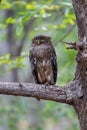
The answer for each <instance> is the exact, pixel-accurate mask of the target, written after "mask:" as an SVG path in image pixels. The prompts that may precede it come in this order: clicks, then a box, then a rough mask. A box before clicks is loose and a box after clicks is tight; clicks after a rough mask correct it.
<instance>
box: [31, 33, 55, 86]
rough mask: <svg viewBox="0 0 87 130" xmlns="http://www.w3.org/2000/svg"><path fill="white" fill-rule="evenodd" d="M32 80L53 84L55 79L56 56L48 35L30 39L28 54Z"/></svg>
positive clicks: (38, 82)
mask: <svg viewBox="0 0 87 130" xmlns="http://www.w3.org/2000/svg"><path fill="white" fill-rule="evenodd" d="M29 59H30V63H31V70H32V74H33V78H34V81H35V82H36V83H37V84H45V85H54V84H55V83H56V80H57V57H56V53H55V49H54V48H53V46H52V42H51V38H50V37H49V36H44V35H40V36H36V37H34V38H33V39H32V45H31V49H30V55H29Z"/></svg>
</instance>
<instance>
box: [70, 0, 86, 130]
mask: <svg viewBox="0 0 87 130" xmlns="http://www.w3.org/2000/svg"><path fill="white" fill-rule="evenodd" d="M72 2H73V7H74V10H75V14H76V21H77V26H78V38H79V42H78V43H77V45H76V46H77V47H76V48H77V50H78V54H77V57H76V60H77V69H76V74H75V79H74V80H77V81H78V84H79V85H80V86H82V90H81V91H82V92H83V96H82V97H81V98H78V99H77V100H75V102H74V108H75V110H76V113H77V115H78V119H79V122H80V129H81V130H87V0H72ZM78 87H79V86H78Z"/></svg>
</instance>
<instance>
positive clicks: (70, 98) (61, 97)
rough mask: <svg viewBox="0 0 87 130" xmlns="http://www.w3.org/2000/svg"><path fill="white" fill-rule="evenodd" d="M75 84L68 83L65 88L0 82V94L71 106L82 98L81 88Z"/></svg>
mask: <svg viewBox="0 0 87 130" xmlns="http://www.w3.org/2000/svg"><path fill="white" fill-rule="evenodd" d="M75 85H76V82H74V81H73V82H70V83H69V84H68V85H67V86H64V87H58V86H45V85H38V84H33V83H11V82H9V83H5V82H0V94H7V95H16V96H25V97H35V98H39V99H45V100H53V101H56V102H62V103H67V104H71V105H72V104H73V102H74V101H75V100H76V99H77V98H78V97H82V95H83V94H82V92H81V87H79V88H78V87H76V86H75Z"/></svg>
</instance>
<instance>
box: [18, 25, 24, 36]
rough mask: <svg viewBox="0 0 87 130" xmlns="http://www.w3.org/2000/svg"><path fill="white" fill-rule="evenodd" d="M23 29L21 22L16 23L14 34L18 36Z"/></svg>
mask: <svg viewBox="0 0 87 130" xmlns="http://www.w3.org/2000/svg"><path fill="white" fill-rule="evenodd" d="M23 29H24V27H23V24H20V25H18V26H17V28H16V35H17V36H20V35H21V34H22V33H23Z"/></svg>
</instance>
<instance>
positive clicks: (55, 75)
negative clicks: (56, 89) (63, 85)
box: [51, 52, 57, 83]
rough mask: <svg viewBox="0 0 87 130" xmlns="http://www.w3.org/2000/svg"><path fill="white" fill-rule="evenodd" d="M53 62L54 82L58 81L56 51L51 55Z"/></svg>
mask: <svg viewBox="0 0 87 130" xmlns="http://www.w3.org/2000/svg"><path fill="white" fill-rule="evenodd" d="M51 64H52V70H53V77H54V83H56V80H57V57H56V54H55V53H54V52H53V53H52V55H51Z"/></svg>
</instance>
